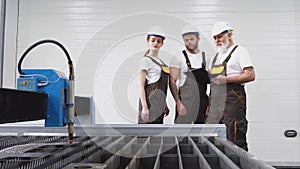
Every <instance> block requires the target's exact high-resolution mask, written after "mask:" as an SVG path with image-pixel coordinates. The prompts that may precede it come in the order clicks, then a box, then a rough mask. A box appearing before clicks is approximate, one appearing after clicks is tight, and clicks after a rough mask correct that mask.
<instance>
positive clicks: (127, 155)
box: [0, 136, 272, 169]
mask: <svg viewBox="0 0 300 169" xmlns="http://www.w3.org/2000/svg"><path fill="white" fill-rule="evenodd" d="M34 138H36V139H34ZM67 139H68V138H67V136H31V141H30V142H28V137H26V136H15V137H11V136H1V137H0V144H1V145H4V146H2V147H1V150H0V168H3V169H5V168H20V169H32V168H49V169H50V168H51V169H53V168H64V169H74V168H100V169H129V168H130V169H177V168H178V169H185V168H188V169H219V168H220V169H223V168H224V169H225V168H230V169H235V168H236V169H238V168H243V169H253V168H255V169H260V168H266V169H268V168H272V167H271V166H269V165H267V164H265V163H263V162H262V161H260V160H258V159H256V158H255V157H253V156H252V155H250V154H249V153H247V152H245V151H243V150H241V149H240V148H238V147H236V146H234V145H233V144H231V143H230V142H228V141H226V140H224V139H221V138H219V137H204V136H185V137H181V136H93V137H88V136H77V137H75V139H74V144H68V143H67ZM14 140H18V141H14ZM8 142H12V143H8ZM23 143H24V144H23ZM7 145H9V146H7Z"/></svg>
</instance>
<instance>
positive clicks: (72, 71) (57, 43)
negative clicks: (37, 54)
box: [18, 39, 74, 80]
mask: <svg viewBox="0 0 300 169" xmlns="http://www.w3.org/2000/svg"><path fill="white" fill-rule="evenodd" d="M44 43H53V44H55V45H57V46H59V47H60V48H61V49H62V50H63V52H64V53H65V55H66V57H67V59H68V65H69V80H74V67H73V62H72V60H71V57H70V55H69V53H68V51H67V49H66V48H65V47H64V46H63V45H62V44H61V43H59V42H57V41H55V40H51V39H45V40H40V41H38V42H36V43H34V44H32V45H31V46H30V47H29V48H27V49H26V50H25V52H24V53H23V54H22V56H21V58H20V60H19V62H18V72H19V74H21V75H25V73H24V72H23V71H22V68H21V67H22V63H23V60H24V59H25V56H26V55H27V54H28V53H29V52H30V51H31V50H32V49H34V48H35V47H37V46H39V45H41V44H44Z"/></svg>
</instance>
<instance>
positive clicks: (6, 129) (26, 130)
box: [0, 124, 226, 139]
mask: <svg viewBox="0 0 300 169" xmlns="http://www.w3.org/2000/svg"><path fill="white" fill-rule="evenodd" d="M66 134H67V132H66V128H64V127H44V126H42V125H36V126H34V125H9V126H7V125H2V126H0V135H19V136H20V135H66ZM75 135H76V136H86V135H88V136H124V135H125V136H218V137H220V138H222V139H226V126H225V125H224V124H193V125H188V124H176V125H174V124H146V125H137V124H96V125H80V126H75Z"/></svg>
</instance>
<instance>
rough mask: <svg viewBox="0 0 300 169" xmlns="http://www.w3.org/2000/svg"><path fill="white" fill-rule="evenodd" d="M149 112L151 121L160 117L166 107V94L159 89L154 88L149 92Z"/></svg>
mask: <svg viewBox="0 0 300 169" xmlns="http://www.w3.org/2000/svg"><path fill="white" fill-rule="evenodd" d="M148 100H149V105H150V106H149V112H150V115H149V116H150V117H149V118H150V119H149V120H150V121H153V120H155V119H157V118H158V117H160V116H161V115H162V114H163V112H164V110H165V108H166V94H165V93H164V92H163V91H162V90H160V89H155V90H153V91H151V92H150V94H149V97H148Z"/></svg>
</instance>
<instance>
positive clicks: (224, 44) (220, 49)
mask: <svg viewBox="0 0 300 169" xmlns="http://www.w3.org/2000/svg"><path fill="white" fill-rule="evenodd" d="M218 44H221V45H217V52H218V53H221V54H223V53H225V52H226V51H227V48H228V46H229V40H228V39H226V40H225V42H219V43H218Z"/></svg>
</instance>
